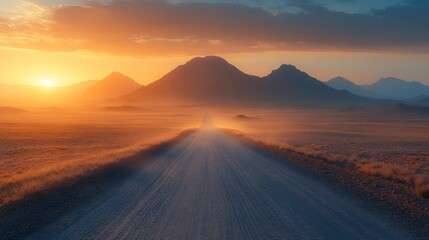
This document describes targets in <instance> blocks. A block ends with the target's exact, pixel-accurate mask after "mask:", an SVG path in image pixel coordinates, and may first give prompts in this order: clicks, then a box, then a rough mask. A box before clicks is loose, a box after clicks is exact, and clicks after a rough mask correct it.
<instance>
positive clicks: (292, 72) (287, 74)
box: [266, 64, 308, 79]
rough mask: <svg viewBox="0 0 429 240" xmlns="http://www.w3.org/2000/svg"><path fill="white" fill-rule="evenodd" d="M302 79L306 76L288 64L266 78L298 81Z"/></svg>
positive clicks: (306, 75)
mask: <svg viewBox="0 0 429 240" xmlns="http://www.w3.org/2000/svg"><path fill="white" fill-rule="evenodd" d="M302 77H308V74H307V73H305V72H302V71H301V70H299V69H298V68H296V67H295V66H294V65H290V64H283V65H281V66H280V67H279V68H278V69H276V70H273V71H272V72H271V73H270V74H269V75H268V76H266V78H271V79H298V78H302Z"/></svg>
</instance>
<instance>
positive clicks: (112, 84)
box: [85, 72, 141, 99]
mask: <svg viewBox="0 0 429 240" xmlns="http://www.w3.org/2000/svg"><path fill="white" fill-rule="evenodd" d="M140 87H141V85H140V84H138V83H137V82H136V81H134V80H133V79H131V78H129V77H127V76H125V75H123V74H122V73H120V72H112V73H110V74H109V75H108V76H107V77H105V78H103V79H102V80H100V81H98V82H97V83H95V84H94V85H92V86H91V87H90V88H88V90H87V91H86V92H85V95H86V97H87V98H92V99H103V98H104V99H107V98H113V97H117V96H121V95H123V94H128V93H131V92H133V91H135V90H137V89H139V88H140Z"/></svg>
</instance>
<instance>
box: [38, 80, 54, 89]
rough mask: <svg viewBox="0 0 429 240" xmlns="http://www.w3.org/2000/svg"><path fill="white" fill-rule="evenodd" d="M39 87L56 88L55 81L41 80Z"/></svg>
mask: <svg viewBox="0 0 429 240" xmlns="http://www.w3.org/2000/svg"><path fill="white" fill-rule="evenodd" d="M39 85H40V86H42V87H45V88H53V87H55V86H56V84H55V81H53V80H51V79H43V80H42V81H40V83H39Z"/></svg>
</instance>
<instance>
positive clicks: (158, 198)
mask: <svg viewBox="0 0 429 240" xmlns="http://www.w3.org/2000/svg"><path fill="white" fill-rule="evenodd" d="M404 238H407V237H406V236H404V235H403V234H402V233H401V231H400V230H398V229H395V228H394V227H392V226H390V225H388V224H387V223H386V222H385V221H383V219H380V218H379V217H377V216H375V215H373V214H372V213H371V212H369V211H367V210H365V209H362V208H360V207H358V206H357V205H355V204H354V203H353V201H350V200H347V198H345V197H343V196H342V195H341V194H340V193H337V192H335V191H334V190H332V189H331V188H329V187H327V186H325V185H324V184H323V183H319V182H317V181H316V180H314V178H311V177H308V176H306V175H305V174H303V173H301V172H298V171H297V170H294V169H293V168H289V167H288V166H287V165H285V164H282V163H281V162H279V161H276V160H275V159H271V157H269V156H267V155H264V154H262V153H259V152H257V151H256V150H253V149H250V148H248V147H247V146H246V145H245V144H243V143H241V142H239V141H238V140H236V139H233V138H231V137H230V136H228V135H225V134H224V133H222V132H220V131H218V130H216V129H213V128H203V129H201V130H199V131H197V132H195V133H194V134H192V135H190V136H188V137H187V138H186V139H184V140H183V141H181V142H180V143H178V144H176V145H175V146H174V147H172V148H171V149H169V150H168V151H166V152H164V153H163V154H162V155H161V156H160V157H159V158H157V159H156V160H154V161H152V162H151V163H150V164H149V165H146V166H144V167H142V169H141V170H140V171H138V172H137V173H135V174H133V175H132V176H130V177H129V178H127V180H126V181H125V182H124V183H123V184H121V185H120V186H117V187H115V188H114V189H112V191H109V192H106V193H104V194H102V195H100V196H98V197H96V198H94V199H93V200H92V201H91V202H88V203H87V204H85V205H84V206H80V207H79V208H78V209H76V210H75V211H73V212H72V213H70V214H68V215H66V216H63V217H61V218H60V219H58V220H57V221H56V222H54V223H52V224H51V225H49V226H46V227H45V228H44V229H42V230H41V231H39V232H37V233H35V234H33V235H32V236H30V237H29V239H404Z"/></svg>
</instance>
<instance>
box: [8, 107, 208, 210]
mask: <svg viewBox="0 0 429 240" xmlns="http://www.w3.org/2000/svg"><path fill="white" fill-rule="evenodd" d="M202 114H203V113H199V112H195V111H194V110H186V109H185V110H181V111H180V112H178V111H173V110H171V109H142V110H141V111H135V112H106V111H87V112H84V111H70V110H67V111H65V110H59V109H54V110H52V109H50V110H46V109H42V110H40V109H36V110H32V111H27V112H25V113H19V114H8V115H4V116H1V118H0V119H1V120H0V203H1V204H5V203H7V202H10V201H13V200H17V199H20V198H22V197H25V196H27V195H29V194H32V193H35V192H38V191H41V190H43V189H46V188H49V187H50V186H53V185H55V184H59V183H61V182H62V181H65V180H67V179H71V178H75V177H78V176H81V175H83V174H87V173H88V172H90V171H93V170H95V169H98V168H99V167H100V166H104V165H106V164H109V163H111V162H114V161H117V160H119V159H122V158H124V157H126V156H129V155H132V154H134V153H136V152H138V151H140V150H142V149H145V148H147V147H148V146H150V145H152V144H156V143H159V142H161V141H165V140H168V139H170V138H172V137H174V136H175V135H177V134H178V133H180V132H181V131H182V130H184V129H188V128H195V127H198V125H199V124H200V121H201V117H202Z"/></svg>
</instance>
